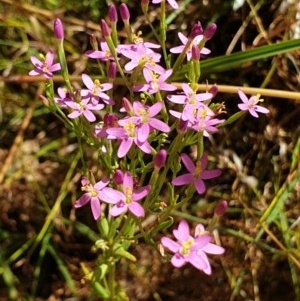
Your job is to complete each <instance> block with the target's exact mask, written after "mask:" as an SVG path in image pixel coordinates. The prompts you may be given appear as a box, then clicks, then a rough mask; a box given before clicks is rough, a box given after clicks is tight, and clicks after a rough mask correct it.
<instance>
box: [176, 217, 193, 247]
mask: <svg viewBox="0 0 300 301" xmlns="http://www.w3.org/2000/svg"><path fill="white" fill-rule="evenodd" d="M173 234H174V236H175V237H176V238H177V239H178V241H179V242H183V241H187V240H189V238H190V228H189V225H188V223H187V222H186V221H185V220H182V221H181V222H180V223H179V225H178V229H174V230H173Z"/></svg>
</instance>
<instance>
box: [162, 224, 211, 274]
mask: <svg viewBox="0 0 300 301" xmlns="http://www.w3.org/2000/svg"><path fill="white" fill-rule="evenodd" d="M173 235H174V236H175V238H176V239H177V241H174V240H172V239H170V238H168V237H162V238H161V244H162V245H163V246H164V247H165V248H166V249H168V250H169V251H171V252H172V253H174V255H173V257H172V259H171V263H172V265H173V266H174V267H176V268H180V267H182V266H183V265H185V264H186V263H190V264H192V265H193V266H194V267H195V268H197V269H199V270H206V269H207V268H208V265H207V262H205V260H203V258H202V256H199V255H198V250H200V249H201V248H203V247H204V246H205V245H207V244H208V243H209V242H210V240H211V236H210V235H202V236H201V237H197V238H194V237H192V236H191V235H190V229H189V226H188V223H187V222H186V221H185V220H182V221H181V222H180V223H179V225H178V229H174V230H173Z"/></svg>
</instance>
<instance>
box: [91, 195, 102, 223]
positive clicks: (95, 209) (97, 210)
mask: <svg viewBox="0 0 300 301" xmlns="http://www.w3.org/2000/svg"><path fill="white" fill-rule="evenodd" d="M91 209H92V213H93V217H94V219H95V220H98V219H99V217H100V215H101V205H100V202H99V200H98V198H92V199H91Z"/></svg>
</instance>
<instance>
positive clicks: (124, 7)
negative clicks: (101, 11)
mask: <svg viewBox="0 0 300 301" xmlns="http://www.w3.org/2000/svg"><path fill="white" fill-rule="evenodd" d="M120 15H121V18H122V20H123V21H124V22H126V21H127V22H128V21H129V19H130V13H129V10H128V6H127V5H126V4H125V3H122V4H121V5H120Z"/></svg>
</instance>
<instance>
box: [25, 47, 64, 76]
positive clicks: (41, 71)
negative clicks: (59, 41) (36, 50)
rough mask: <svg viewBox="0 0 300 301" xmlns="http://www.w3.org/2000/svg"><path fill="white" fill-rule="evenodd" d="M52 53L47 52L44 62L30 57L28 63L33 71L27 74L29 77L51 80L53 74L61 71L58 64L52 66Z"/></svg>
mask: <svg viewBox="0 0 300 301" xmlns="http://www.w3.org/2000/svg"><path fill="white" fill-rule="evenodd" d="M53 60H54V53H53V51H52V50H49V51H48V52H47V53H46V55H45V59H44V61H43V62H42V61H40V60H39V59H38V58H36V57H35V56H33V55H32V56H30V61H31V63H32V64H33V65H34V67H35V69H34V70H31V71H30V72H29V75H31V76H35V75H44V76H45V77H46V78H47V79H50V78H52V76H53V72H55V71H58V70H60V69H61V67H60V64H59V63H56V64H53Z"/></svg>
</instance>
